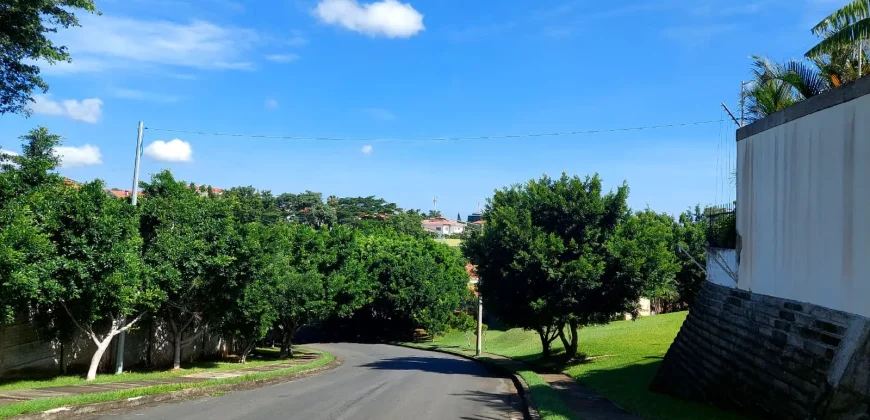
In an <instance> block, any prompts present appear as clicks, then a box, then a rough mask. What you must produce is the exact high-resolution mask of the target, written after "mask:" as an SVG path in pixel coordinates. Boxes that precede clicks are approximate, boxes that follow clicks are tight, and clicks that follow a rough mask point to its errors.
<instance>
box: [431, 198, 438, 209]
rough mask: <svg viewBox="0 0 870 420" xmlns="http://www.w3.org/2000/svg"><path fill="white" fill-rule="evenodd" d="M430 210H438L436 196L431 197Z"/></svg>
mask: <svg viewBox="0 0 870 420" xmlns="http://www.w3.org/2000/svg"><path fill="white" fill-rule="evenodd" d="M432 210H436V211H437V210H438V196H437V195H436V196H435V197H432Z"/></svg>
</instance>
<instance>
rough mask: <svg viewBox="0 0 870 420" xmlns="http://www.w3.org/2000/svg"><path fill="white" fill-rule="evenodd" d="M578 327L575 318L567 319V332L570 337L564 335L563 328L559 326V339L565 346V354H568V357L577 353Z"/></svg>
mask: <svg viewBox="0 0 870 420" xmlns="http://www.w3.org/2000/svg"><path fill="white" fill-rule="evenodd" d="M578 329H579V325H578V324H577V321H575V320H571V321H568V333H569V334H570V337H565V329H564V328H559V339H561V340H562V344H563V345H564V346H565V355H566V356H568V358H569V359H572V358H574V356H576V355H577V347H578V343H577V342H578V337H577V333H578Z"/></svg>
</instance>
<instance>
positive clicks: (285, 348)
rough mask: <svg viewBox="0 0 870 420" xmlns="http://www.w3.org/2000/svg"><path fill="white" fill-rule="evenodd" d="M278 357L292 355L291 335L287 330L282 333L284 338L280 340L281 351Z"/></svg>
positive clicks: (284, 357) (283, 357)
mask: <svg viewBox="0 0 870 420" xmlns="http://www.w3.org/2000/svg"><path fill="white" fill-rule="evenodd" d="M278 357H280V358H282V359H287V358H290V357H293V335H292V334H290V333H289V332H285V333H284V338H283V339H282V340H281V353H279V355H278Z"/></svg>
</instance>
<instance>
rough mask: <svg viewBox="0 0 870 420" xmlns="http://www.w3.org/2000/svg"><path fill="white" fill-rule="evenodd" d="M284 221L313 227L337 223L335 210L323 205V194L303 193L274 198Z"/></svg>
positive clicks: (285, 194) (286, 194)
mask: <svg viewBox="0 0 870 420" xmlns="http://www.w3.org/2000/svg"><path fill="white" fill-rule="evenodd" d="M276 204H277V205H278V208H279V209H280V211H281V214H282V215H283V217H284V220H286V221H290V222H296V223H302V224H306V225H309V226H313V227H320V226H331V225H333V224H335V223H337V221H338V216H337V215H336V208H335V207H334V206H331V205H327V204H324V203H323V194H321V193H319V192H313V191H305V192H304V193H301V194H291V193H284V194H281V195H279V196H278V197H277V198H276Z"/></svg>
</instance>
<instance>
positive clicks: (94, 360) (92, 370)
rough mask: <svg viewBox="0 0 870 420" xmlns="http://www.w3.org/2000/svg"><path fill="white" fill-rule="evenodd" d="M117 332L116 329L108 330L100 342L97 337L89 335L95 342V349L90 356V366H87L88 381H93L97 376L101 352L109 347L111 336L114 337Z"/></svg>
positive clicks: (101, 356)
mask: <svg viewBox="0 0 870 420" xmlns="http://www.w3.org/2000/svg"><path fill="white" fill-rule="evenodd" d="M117 334H118V331H113V332H110V333H109V334H107V335H106V338H104V339H103V341H102V342H99V341H98V340H97V338H96V337H95V336H94V337H91V338H93V339H94V342H96V343H97V351H95V352H94V356H93V357H91V366H90V367H89V368H88V376H87V378H86V379H87V380H88V381H93V380H94V379H96V378H97V367H99V366H100V359H102V358H103V353H105V352H106V350H107V349H108V348H109V344H110V343H111V342H112V338H114V337H115V336H116V335H117Z"/></svg>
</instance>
